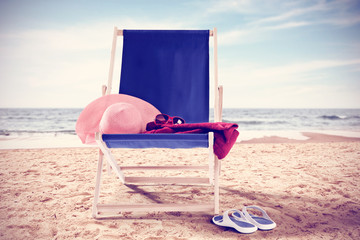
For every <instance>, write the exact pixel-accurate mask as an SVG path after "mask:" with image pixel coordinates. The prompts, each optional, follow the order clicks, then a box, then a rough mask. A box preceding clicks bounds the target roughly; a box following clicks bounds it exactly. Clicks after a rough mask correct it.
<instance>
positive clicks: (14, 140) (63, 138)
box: [0, 130, 360, 150]
mask: <svg viewBox="0 0 360 240" xmlns="http://www.w3.org/2000/svg"><path fill="white" fill-rule="evenodd" d="M239 132H240V135H239V137H238V139H237V141H236V144H253V143H315V142H354V141H355V142H356V141H360V131H359V130H358V131H356V130H355V131H344V130H318V131H317V130H310V131H294V130H289V131H275V130H274V131H242V130H239ZM96 146H97V145H86V144H82V143H81V141H80V139H79V138H78V136H77V135H70V134H56V135H52V134H32V135H19V136H13V135H10V136H0V149H4V150H6V149H42V148H45V149H46V148H91V147H96Z"/></svg>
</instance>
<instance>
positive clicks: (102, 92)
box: [101, 85, 107, 96]
mask: <svg viewBox="0 0 360 240" xmlns="http://www.w3.org/2000/svg"><path fill="white" fill-rule="evenodd" d="M106 90H107V86H106V85H102V86H101V96H105V94H106Z"/></svg>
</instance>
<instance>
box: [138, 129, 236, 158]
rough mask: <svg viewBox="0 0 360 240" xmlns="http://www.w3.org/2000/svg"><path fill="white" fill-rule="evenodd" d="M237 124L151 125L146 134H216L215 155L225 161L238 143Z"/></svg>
mask: <svg viewBox="0 0 360 240" xmlns="http://www.w3.org/2000/svg"><path fill="white" fill-rule="evenodd" d="M237 128H238V125H237V124H235V123H224V122H216V123H185V124H177V125H173V124H163V125H160V126H159V125H155V124H153V123H149V124H148V125H147V128H146V130H147V131H146V132H144V133H209V132H214V153H215V155H216V156H217V157H218V158H219V159H223V158H225V157H226V155H227V154H228V153H229V152H230V150H231V148H232V146H233V145H234V143H235V142H236V139H237V137H238V136H239V132H238V131H237V130H236V129H237Z"/></svg>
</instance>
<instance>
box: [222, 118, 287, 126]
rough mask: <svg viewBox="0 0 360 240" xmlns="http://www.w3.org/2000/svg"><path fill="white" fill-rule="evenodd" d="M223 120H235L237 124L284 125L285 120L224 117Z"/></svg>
mask: <svg viewBox="0 0 360 240" xmlns="http://www.w3.org/2000/svg"><path fill="white" fill-rule="evenodd" d="M223 122H228V123H232V122H235V123H237V124H239V125H286V124H289V122H287V121H261V120H248V121H247V120H241V121H229V120H226V119H224V120H223Z"/></svg>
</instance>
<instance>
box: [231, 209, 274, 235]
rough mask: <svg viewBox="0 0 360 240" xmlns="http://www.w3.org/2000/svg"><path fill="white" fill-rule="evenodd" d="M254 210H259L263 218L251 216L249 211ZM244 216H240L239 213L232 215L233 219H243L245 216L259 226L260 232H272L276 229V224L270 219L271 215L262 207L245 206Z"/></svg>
mask: <svg viewBox="0 0 360 240" xmlns="http://www.w3.org/2000/svg"><path fill="white" fill-rule="evenodd" d="M248 208H252V209H256V210H259V211H260V212H261V213H262V216H261V217H260V216H255V215H252V214H249V213H248V211H247V209H248ZM242 213H243V215H240V214H239V213H238V212H234V213H232V215H233V217H235V218H236V219H238V218H242V217H243V216H244V217H245V218H246V219H247V220H248V221H249V222H251V223H252V224H254V225H255V226H257V228H258V229H260V230H271V229H274V228H275V227H276V223H275V222H274V221H273V220H272V219H271V218H270V217H269V215H268V214H267V213H266V212H265V211H264V210H263V209H262V208H260V207H258V206H247V207H246V206H245V207H244V208H243V210H242Z"/></svg>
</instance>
